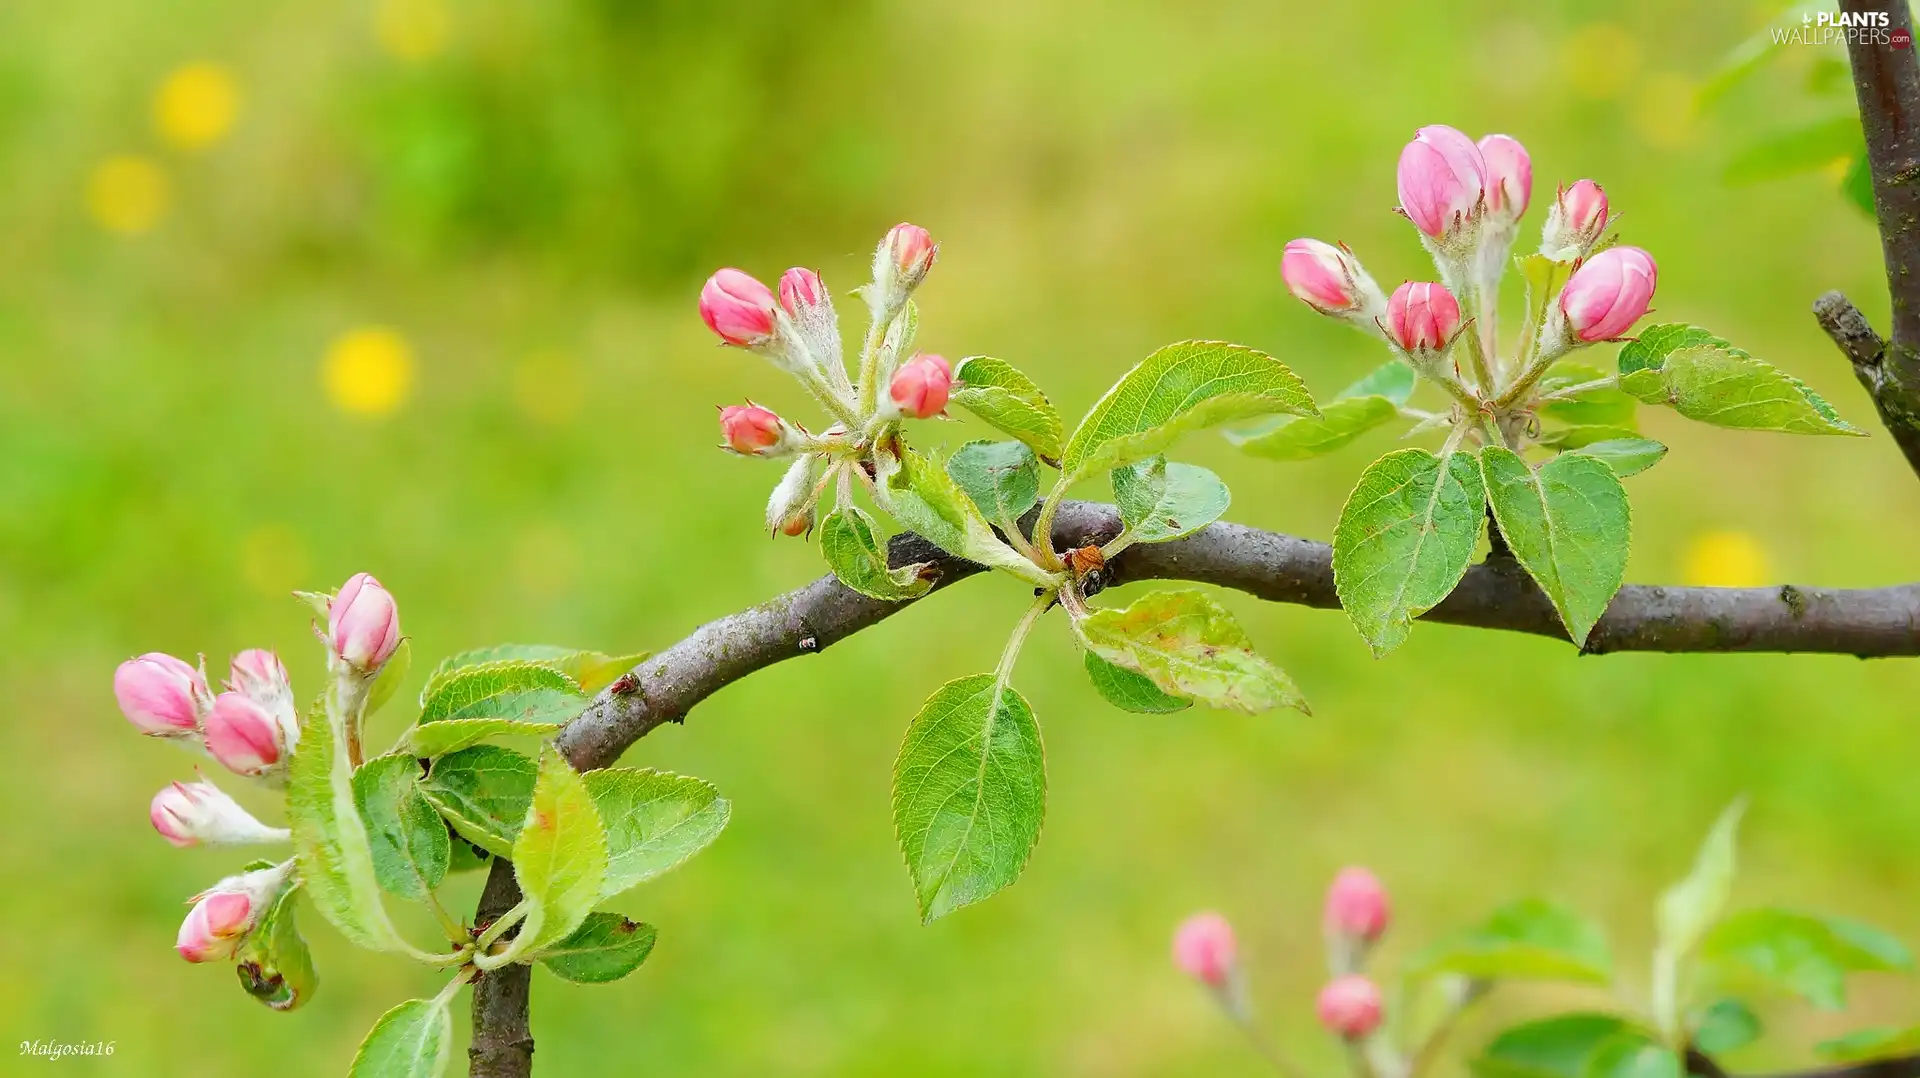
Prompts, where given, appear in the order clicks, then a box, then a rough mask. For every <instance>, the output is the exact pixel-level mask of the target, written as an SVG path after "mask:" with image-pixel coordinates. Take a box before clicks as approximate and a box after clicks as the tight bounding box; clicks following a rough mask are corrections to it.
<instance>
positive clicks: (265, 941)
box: [234, 883, 320, 1011]
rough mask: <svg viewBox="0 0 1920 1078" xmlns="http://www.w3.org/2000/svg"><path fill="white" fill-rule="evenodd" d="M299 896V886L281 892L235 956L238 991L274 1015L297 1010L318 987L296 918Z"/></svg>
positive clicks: (296, 884) (311, 960) (317, 980)
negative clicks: (264, 1005) (274, 1013)
mask: <svg viewBox="0 0 1920 1078" xmlns="http://www.w3.org/2000/svg"><path fill="white" fill-rule="evenodd" d="M299 895H300V885H299V884H298V883H295V884H293V885H292V886H290V887H287V888H285V889H284V890H282V891H281V892H280V895H279V897H278V898H276V899H274V901H273V905H271V906H269V907H267V912H266V913H264V914H262V915H261V918H260V923H259V924H258V925H257V926H255V928H254V930H253V931H252V932H250V933H248V935H247V938H246V939H245V940H244V941H242V942H241V944H240V949H239V950H238V951H237V952H236V953H235V955H234V965H235V968H236V969H237V970H238V972H239V975H240V987H241V988H243V989H245V990H246V993H247V994H248V995H250V996H252V997H253V998H255V999H257V1000H259V1001H260V1002H262V1003H264V1004H266V1005H267V1006H269V1007H271V1008H273V1009H274V1010H276V1011H291V1010H293V1009H294V1008H296V1007H299V1006H300V1005H301V1004H303V1003H305V1002H306V1001H307V1000H309V999H312V998H313V993H314V990H315V989H316V988H318V987H319V984H320V976H319V974H317V973H315V972H314V969H313V954H312V952H310V951H308V950H307V941H306V940H305V939H304V938H302V937H301V935H300V926H299V923H298V918H297V917H296V916H295V911H296V909H297V908H298V902H299Z"/></svg>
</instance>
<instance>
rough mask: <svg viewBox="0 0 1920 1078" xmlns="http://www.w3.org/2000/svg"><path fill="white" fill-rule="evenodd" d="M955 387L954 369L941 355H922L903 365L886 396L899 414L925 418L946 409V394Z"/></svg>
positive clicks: (928, 353)
mask: <svg viewBox="0 0 1920 1078" xmlns="http://www.w3.org/2000/svg"><path fill="white" fill-rule="evenodd" d="M952 387H953V367H952V366H951V365H950V364H948V363H947V361H946V359H945V358H944V357H942V356H936V355H934V354H933V353H931V352H922V353H920V354H919V355H917V356H914V357H913V358H912V359H909V360H907V361H906V362H905V363H902V364H901V365H900V369H899V370H898V371H895V372H894V375H893V382H892V383H891V384H889V385H888V386H887V396H889V397H891V398H892V399H893V403H894V406H895V407H896V408H898V409H899V410H900V414H902V415H905V416H910V417H912V418H914V419H926V418H928V417H930V416H936V415H939V414H940V413H942V412H944V411H946V410H947V394H948V392H949V391H950V390H951V389H952Z"/></svg>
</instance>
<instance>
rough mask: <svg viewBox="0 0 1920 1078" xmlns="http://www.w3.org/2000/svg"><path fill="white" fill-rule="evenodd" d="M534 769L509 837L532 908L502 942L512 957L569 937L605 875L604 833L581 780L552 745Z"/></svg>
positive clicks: (518, 875) (523, 890)
mask: <svg viewBox="0 0 1920 1078" xmlns="http://www.w3.org/2000/svg"><path fill="white" fill-rule="evenodd" d="M539 768H540V775H539V779H538V781H537V782H535V784H534V787H533V803H532V804H531V805H529V806H528V807H527V818H526V822H525V823H524V824H522V825H521V827H520V834H519V836H518V837H516V838H515V839H514V840H513V875H514V878H515V879H517V880H519V881H520V891H521V893H522V894H524V895H525V896H526V901H527V902H528V904H529V905H530V907H531V909H530V910H529V912H528V913H527V919H526V921H524V922H523V923H522V924H521V925H520V933H519V935H517V936H515V937H514V938H513V942H511V943H509V944H508V945H507V950H506V954H508V955H514V956H518V955H525V954H533V953H538V952H539V951H540V950H541V949H542V948H545V947H547V946H549V945H551V944H554V943H558V942H559V941H561V940H564V939H566V938H567V937H568V936H570V935H572V934H573V930H574V929H576V928H579V927H580V925H581V923H582V922H583V921H585V920H586V919H587V914H589V913H592V912H593V906H594V903H595V902H598V901H599V899H600V885H601V883H602V882H603V881H604V880H605V879H606V874H607V835H606V831H605V829H604V828H603V827H602V826H601V823H600V812H599V810H598V809H596V808H594V805H593V795H591V794H589V793H588V792H587V784H586V782H585V781H584V780H583V779H582V778H581V777H580V773H579V772H577V771H575V770H574V769H573V767H572V765H570V764H568V763H567V759H566V757H564V756H562V755H560V753H559V751H558V750H555V749H552V748H546V749H542V750H541V751H540V762H539Z"/></svg>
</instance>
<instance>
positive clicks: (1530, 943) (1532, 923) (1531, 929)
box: [1408, 898, 1613, 984]
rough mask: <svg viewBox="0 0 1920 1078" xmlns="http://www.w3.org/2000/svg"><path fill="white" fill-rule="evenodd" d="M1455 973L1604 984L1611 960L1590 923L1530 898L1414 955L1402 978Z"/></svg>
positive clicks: (1486, 977) (1608, 978) (1602, 938)
mask: <svg viewBox="0 0 1920 1078" xmlns="http://www.w3.org/2000/svg"><path fill="white" fill-rule="evenodd" d="M1442 973H1458V974H1462V975H1465V976H1468V977H1473V978H1477V979H1483V980H1491V979H1510V980H1553V981H1576V982H1585V983H1589V984H1606V983H1608V982H1609V981H1611V980H1612V978H1613V960H1612V958H1611V957H1610V956H1609V954H1608V952H1607V941H1606V937H1605V936H1604V935H1602V934H1601V932H1600V929H1599V927H1598V926H1596V925H1594V924H1593V922H1591V921H1588V920H1587V919H1585V918H1583V917H1581V916H1580V915H1579V914H1577V913H1574V912H1573V911H1572V910H1569V909H1567V908H1566V907H1564V906H1560V905H1556V904H1554V903H1552V902H1547V901H1544V900H1542V899H1537V898H1530V899H1523V900H1521V901H1519V902H1514V903H1511V904H1509V905H1506V906H1503V907H1501V908H1500V909H1499V910H1496V911H1495V912H1494V914H1493V916H1492V917H1491V918H1489V919H1488V920H1487V922H1486V923H1485V924H1483V925H1480V926H1478V927H1476V928H1472V929H1469V930H1468V931H1466V932H1462V933H1459V934H1457V935H1455V936H1453V937H1451V938H1448V939H1445V940H1442V941H1441V942H1439V943H1437V944H1434V945H1433V946H1431V947H1429V948H1427V949H1426V950H1425V951H1423V952H1421V953H1420V954H1419V955H1417V956H1416V957H1415V958H1414V959H1413V960H1412V961H1411V963H1410V965H1409V971H1408V976H1410V977H1428V976H1433V975H1435V974H1442Z"/></svg>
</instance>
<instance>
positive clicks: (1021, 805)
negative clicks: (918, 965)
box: [893, 674, 1047, 922]
mask: <svg viewBox="0 0 1920 1078" xmlns="http://www.w3.org/2000/svg"><path fill="white" fill-rule="evenodd" d="M1046 796H1047V773H1046V761H1045V756H1044V753H1043V750H1042V748H1041V745H1040V727H1039V725H1038V724H1037V723H1036V722H1034V718H1033V711H1032V709H1030V708H1029V707H1028V706H1027V702H1026V701H1025V700H1024V699H1022V698H1021V697H1020V694H1019V693H1018V692H1015V691H1014V689H1013V686H1011V685H1009V684H1007V683H1006V682H1005V681H1003V680H1001V679H999V678H996V677H995V676H994V675H992V674H975V675H972V676H970V677H963V678H959V679H957V680H954V681H949V682H947V683H946V684H945V685H942V686H941V687H940V688H939V689H938V690H936V691H935V692H934V694H933V695H932V696H930V697H928V698H927V702H926V703H925V704H922V705H921V707H920V713H919V714H918V715H915V716H914V719H913V723H912V725H910V726H909V727H908V728H907V736H906V739H905V741H904V742H903V743H902V744H901V746H900V756H899V758H898V759H897V760H896V761H895V762H894V765H893V826H894V833H895V834H896V835H897V836H898V837H899V840H900V852H901V853H902V854H903V855H904V856H905V857H906V861H907V872H908V874H909V875H910V876H911V877H912V879H913V890H914V895H915V896H916V898H917V899H918V900H919V904H920V918H921V920H922V921H923V922H926V921H932V920H934V919H935V918H938V917H941V916H944V915H946V914H948V913H951V912H953V911H954V910H957V909H959V908H960V907H962V906H966V905H969V904H971V903H974V902H978V901H980V900H981V899H983V898H986V897H987V896H988V895H991V894H993V893H994V892H995V891H998V890H1000V889H1001V888H1003V887H1006V886H1007V885H1009V884H1011V883H1012V882H1013V881H1014V880H1016V879H1018V878H1019V876H1020V870H1021V869H1022V868H1024V867H1026V863H1027V858H1028V856H1029V855H1030V854H1031V853H1032V852H1033V846H1034V843H1036V842H1038V841H1039V839H1040V821H1041V819H1042V817H1043V816H1044V815H1045V813H1046Z"/></svg>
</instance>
